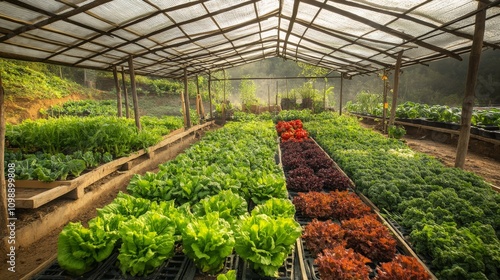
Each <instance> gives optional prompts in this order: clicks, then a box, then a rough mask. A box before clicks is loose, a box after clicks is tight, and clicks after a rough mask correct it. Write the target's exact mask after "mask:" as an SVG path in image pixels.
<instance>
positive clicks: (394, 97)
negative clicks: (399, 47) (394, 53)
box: [389, 51, 403, 125]
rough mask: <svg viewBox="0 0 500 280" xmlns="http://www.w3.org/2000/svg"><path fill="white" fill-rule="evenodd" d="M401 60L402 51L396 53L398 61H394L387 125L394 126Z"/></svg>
mask: <svg viewBox="0 0 500 280" xmlns="http://www.w3.org/2000/svg"><path fill="white" fill-rule="evenodd" d="M402 58H403V51H400V52H399V53H398V59H397V61H396V68H395V69H394V86H393V88H392V90H393V92H392V106H391V117H390V119H389V125H394V119H395V118H396V107H397V106H398V89H399V71H400V70H401V59H402Z"/></svg>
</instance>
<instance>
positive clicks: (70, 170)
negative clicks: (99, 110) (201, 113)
mask: <svg viewBox="0 0 500 280" xmlns="http://www.w3.org/2000/svg"><path fill="white" fill-rule="evenodd" d="M141 123H142V125H143V130H141V131H137V129H136V127H135V123H134V121H133V120H130V119H124V118H117V117H102V116H101V117H86V118H78V117H61V118H50V119H38V120H36V121H33V120H26V121H24V122H23V123H21V124H19V125H7V129H6V141H7V143H8V147H9V148H10V149H8V150H6V156H5V158H6V160H7V161H8V162H12V163H14V164H15V165H16V178H18V179H20V180H40V181H44V182H51V181H55V180H66V179H67V178H68V177H78V176H79V175H80V174H81V173H82V172H84V171H85V170H87V169H92V168H95V167H97V166H98V165H99V164H101V163H106V162H109V161H111V160H113V159H115V158H118V157H122V156H127V155H128V154H130V153H132V152H134V151H137V150H140V149H143V148H147V147H150V146H152V145H154V144H156V143H158V142H159V141H160V140H161V139H162V136H163V135H166V134H168V133H170V132H171V131H172V130H174V129H177V128H180V127H182V120H181V119H180V118H178V117H163V118H161V119H160V118H154V117H142V118H141ZM14 150H15V151H14Z"/></svg>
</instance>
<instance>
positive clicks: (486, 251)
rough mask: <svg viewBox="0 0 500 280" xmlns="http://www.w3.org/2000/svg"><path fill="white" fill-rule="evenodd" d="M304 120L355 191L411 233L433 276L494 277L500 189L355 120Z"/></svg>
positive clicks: (498, 264)
mask: <svg viewBox="0 0 500 280" xmlns="http://www.w3.org/2000/svg"><path fill="white" fill-rule="evenodd" d="M304 126H305V127H306V128H307V129H308V131H309V133H310V134H311V135H313V137H315V139H316V140H317V141H318V142H319V143H320V145H321V146H322V147H323V148H324V149H325V150H326V151H327V152H328V153H329V154H330V155H331V156H332V158H333V159H334V160H335V161H336V162H337V163H338V164H339V165H340V166H341V167H342V168H343V169H344V171H345V172H346V173H347V174H348V175H349V177H351V178H352V179H353V181H354V182H355V184H356V188H357V189H358V190H359V191H361V192H363V193H364V194H365V195H366V196H368V198H370V200H371V201H373V202H374V203H375V204H376V205H377V206H378V207H379V208H380V209H384V210H385V211H387V213H388V216H389V217H390V218H391V219H393V220H396V221H398V222H399V223H400V224H401V225H403V226H404V227H405V228H406V229H407V230H409V231H410V232H411V234H410V241H411V242H412V244H413V245H414V246H415V249H416V251H417V252H418V253H420V254H422V255H423V256H427V258H428V259H429V261H431V263H432V267H433V270H434V271H435V273H436V276H437V277H438V278H439V279H458V278H461V279H497V278H498V277H499V275H500V271H499V269H498V268H499V267H500V258H499V257H498V252H499V251H498V250H493V249H492V248H499V247H500V241H499V239H498V237H499V236H500V194H498V193H496V192H494V191H493V190H492V189H491V188H490V186H489V185H488V184H487V183H485V182H484V180H483V179H481V178H480V177H477V176H475V175H473V174H471V173H468V172H465V171H463V170H460V169H456V168H447V167H444V166H443V165H442V164H441V163H440V162H439V161H438V160H436V159H434V158H431V157H429V156H426V155H424V154H420V153H415V152H413V151H411V150H410V149H409V148H408V147H407V146H405V145H404V143H402V142H400V141H397V140H394V139H388V138H385V137H383V136H381V135H379V134H377V133H375V132H372V131H369V130H366V129H363V128H361V127H360V125H359V124H358V123H357V120H356V119H354V118H348V117H336V118H332V119H331V120H329V121H328V122H324V121H315V122H310V123H305V124H304ZM479 228H481V230H479ZM472 255H473V256H474V258H473V260H474V265H471V261H472V259H471V258H470V256H472Z"/></svg>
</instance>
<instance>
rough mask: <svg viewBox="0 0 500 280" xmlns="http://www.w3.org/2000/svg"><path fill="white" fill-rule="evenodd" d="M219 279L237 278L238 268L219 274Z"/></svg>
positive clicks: (231, 279) (232, 279)
mask: <svg viewBox="0 0 500 280" xmlns="http://www.w3.org/2000/svg"><path fill="white" fill-rule="evenodd" d="M217 280H236V270H229V271H228V272H226V273H224V274H219V275H217Z"/></svg>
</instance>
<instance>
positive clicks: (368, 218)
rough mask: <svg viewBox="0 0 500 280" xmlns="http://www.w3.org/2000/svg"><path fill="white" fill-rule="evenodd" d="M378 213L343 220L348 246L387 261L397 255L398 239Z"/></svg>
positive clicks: (374, 258)
mask: <svg viewBox="0 0 500 280" xmlns="http://www.w3.org/2000/svg"><path fill="white" fill-rule="evenodd" d="M376 217H377V216H376V215H365V216H363V217H361V218H358V219H350V220H347V221H342V228H343V229H344V230H345V237H346V240H347V247H348V248H352V249H354V250H355V251H356V252H358V253H360V254H363V255H364V256H366V257H368V258H370V259H372V260H374V261H381V262H386V261H390V260H392V259H393V258H394V256H395V255H396V240H395V239H394V237H392V235H391V233H390V232H389V229H387V227H386V226H384V225H383V224H382V223H381V222H380V221H378V220H377V218H376Z"/></svg>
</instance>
